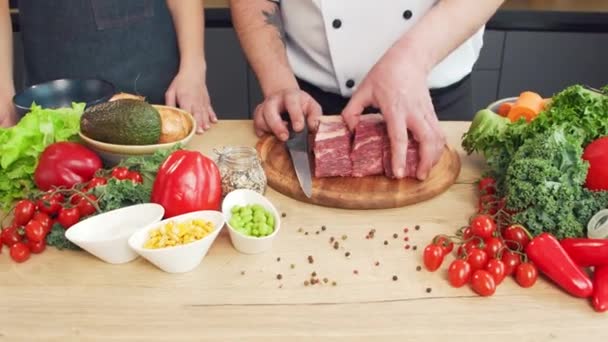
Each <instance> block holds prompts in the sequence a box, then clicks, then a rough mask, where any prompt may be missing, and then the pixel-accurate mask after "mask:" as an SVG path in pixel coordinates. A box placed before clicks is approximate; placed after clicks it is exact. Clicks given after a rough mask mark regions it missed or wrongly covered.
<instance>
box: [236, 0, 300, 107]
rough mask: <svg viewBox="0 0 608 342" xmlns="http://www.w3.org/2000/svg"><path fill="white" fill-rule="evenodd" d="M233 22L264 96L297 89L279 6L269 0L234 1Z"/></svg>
mask: <svg viewBox="0 0 608 342" xmlns="http://www.w3.org/2000/svg"><path fill="white" fill-rule="evenodd" d="M230 6H231V8H232V21H233V24H234V27H235V29H236V32H237V34H238V37H239V40H240V42H241V46H242V47H243V50H244V51H245V55H246V56H247V60H248V61H249V64H250V65H251V67H252V68H253V70H254V72H255V74H256V75H257V78H258V81H259V82H260V85H261V87H262V91H263V93H264V95H266V96H267V95H270V94H273V93H275V92H278V91H280V90H284V89H290V88H297V87H298V82H297V81H296V78H295V76H294V74H293V70H292V69H291V67H290V65H289V61H288V60H287V53H286V50H285V44H284V31H283V24H282V20H281V13H280V11H279V7H278V5H276V4H274V3H272V2H270V1H268V0H230Z"/></svg>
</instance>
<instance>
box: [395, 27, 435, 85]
mask: <svg viewBox="0 0 608 342" xmlns="http://www.w3.org/2000/svg"><path fill="white" fill-rule="evenodd" d="M389 53H394V54H396V55H397V56H398V59H399V60H401V61H407V64H408V65H411V66H413V67H414V68H416V70H422V71H423V72H424V74H425V75H428V74H430V73H431V70H432V69H433V68H434V67H435V65H436V64H437V63H438V61H436V60H435V57H434V56H435V55H434V53H433V48H432V45H431V44H429V43H428V42H424V41H419V40H416V39H415V38H413V37H409V36H405V37H403V38H402V39H401V40H399V41H398V42H397V43H396V44H395V45H394V46H393V47H391V51H389Z"/></svg>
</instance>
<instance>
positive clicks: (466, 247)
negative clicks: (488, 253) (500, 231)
mask: <svg viewBox="0 0 608 342" xmlns="http://www.w3.org/2000/svg"><path fill="white" fill-rule="evenodd" d="M480 247H481V240H480V239H478V238H474V239H471V240H469V241H467V242H465V243H464V244H463V245H460V247H458V253H457V254H456V256H458V257H468V256H469V255H470V254H471V251H472V250H474V249H478V248H480Z"/></svg>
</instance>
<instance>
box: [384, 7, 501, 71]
mask: <svg viewBox="0 0 608 342" xmlns="http://www.w3.org/2000/svg"><path fill="white" fill-rule="evenodd" d="M503 2H504V0H483V1H477V0H441V1H439V2H438V3H437V5H436V6H435V7H433V8H432V9H431V10H430V11H429V12H428V13H427V14H426V15H425V16H424V17H423V18H421V19H420V21H418V22H417V23H416V24H415V25H414V27H412V29H411V30H409V31H408V32H406V33H405V34H404V35H403V37H401V39H400V40H398V41H397V42H396V43H395V45H394V46H393V47H392V50H394V51H395V52H396V53H399V54H403V55H405V56H406V57H407V58H411V59H414V60H417V61H418V62H419V64H420V66H421V67H423V68H424V69H425V70H426V71H427V72H430V70H431V69H432V68H433V67H435V66H436V65H437V64H439V63H440V62H441V61H442V60H443V59H444V58H446V57H447V56H448V55H449V54H450V53H451V52H452V51H454V50H455V49H456V48H457V47H458V46H460V45H461V44H462V43H464V42H465V41H466V40H467V39H468V38H469V37H471V36H472V35H473V34H474V33H475V32H477V31H478V30H479V29H480V28H481V27H482V26H483V25H484V24H485V23H486V22H487V21H488V20H489V19H490V17H491V16H492V15H493V14H494V13H495V12H496V10H497V9H498V8H499V7H500V5H501V4H502V3H503Z"/></svg>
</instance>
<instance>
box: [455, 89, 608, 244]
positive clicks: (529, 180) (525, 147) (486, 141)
mask: <svg viewBox="0 0 608 342" xmlns="http://www.w3.org/2000/svg"><path fill="white" fill-rule="evenodd" d="M604 93H608V87H605V88H604V89H603V90H602V91H601V92H596V91H593V90H590V89H588V88H585V87H583V86H581V85H574V86H571V87H568V88H566V89H565V90H563V91H561V92H559V93H558V94H556V95H555V96H553V98H552V101H551V103H550V104H549V106H548V108H546V109H545V110H544V111H543V112H541V113H540V114H539V115H538V116H537V117H536V118H535V119H534V120H532V121H531V122H529V123H528V122H526V121H525V120H520V121H517V122H510V121H508V120H506V121H505V120H504V118H502V117H500V116H499V115H496V114H494V115H492V114H493V112H491V111H489V110H482V111H479V112H478V113H477V114H476V116H475V118H474V120H473V122H472V124H471V127H470V129H469V131H468V132H467V133H465V134H464V136H463V139H462V146H463V148H464V149H465V151H466V152H467V153H468V154H471V153H473V152H479V153H481V154H482V155H483V156H484V157H485V159H486V161H487V165H488V168H489V170H488V175H489V176H491V177H493V178H494V179H495V180H496V184H497V187H496V193H497V196H498V197H499V198H505V199H506V209H508V210H509V211H512V212H515V214H514V215H513V216H512V221H513V222H515V223H519V224H522V225H524V226H525V227H527V228H528V229H529V230H530V231H531V232H532V233H533V234H535V235H536V234H539V233H541V232H543V231H545V232H550V233H552V234H554V235H555V236H556V237H558V238H564V237H575V236H576V237H581V236H583V235H584V233H585V229H586V225H587V222H588V220H589V219H590V218H591V216H593V214H595V213H596V212H597V211H598V210H600V209H601V208H605V207H606V206H607V205H608V192H592V191H589V190H587V189H585V188H584V186H583V185H584V183H585V179H586V177H587V171H588V168H589V164H588V162H586V161H585V160H583V159H582V155H583V149H584V147H585V146H586V145H587V144H589V143H590V142H591V141H593V140H595V139H597V138H599V137H601V136H605V135H608V96H606V95H604Z"/></svg>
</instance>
